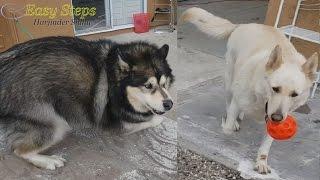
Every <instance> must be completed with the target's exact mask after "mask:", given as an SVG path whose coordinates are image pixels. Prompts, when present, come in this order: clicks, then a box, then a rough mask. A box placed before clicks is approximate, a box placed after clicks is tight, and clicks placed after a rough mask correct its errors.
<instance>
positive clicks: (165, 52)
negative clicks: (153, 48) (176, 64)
mask: <svg viewBox="0 0 320 180" xmlns="http://www.w3.org/2000/svg"><path fill="white" fill-rule="evenodd" d="M159 52H160V54H161V56H162V57H163V58H164V59H166V58H167V56H168V52H169V45H168V44H165V45H163V46H162V47H161V48H160V49H159Z"/></svg>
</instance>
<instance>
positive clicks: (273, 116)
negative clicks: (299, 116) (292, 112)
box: [271, 113, 283, 121]
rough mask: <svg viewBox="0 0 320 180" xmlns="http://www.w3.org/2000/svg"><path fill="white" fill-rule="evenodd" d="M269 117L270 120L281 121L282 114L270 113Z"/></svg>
mask: <svg viewBox="0 0 320 180" xmlns="http://www.w3.org/2000/svg"><path fill="white" fill-rule="evenodd" d="M271 119H272V121H282V119H283V116H282V114H276V113H275V114H272V115H271Z"/></svg>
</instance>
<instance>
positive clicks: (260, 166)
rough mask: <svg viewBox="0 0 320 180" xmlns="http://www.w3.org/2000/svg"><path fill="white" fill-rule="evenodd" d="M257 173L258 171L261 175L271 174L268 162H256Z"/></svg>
mask: <svg viewBox="0 0 320 180" xmlns="http://www.w3.org/2000/svg"><path fill="white" fill-rule="evenodd" d="M254 170H255V171H258V173H260V174H268V173H271V169H270V167H269V166H268V164H267V161H264V160H260V161H257V162H256V166H255V167H254Z"/></svg>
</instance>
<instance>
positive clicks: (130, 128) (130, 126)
mask: <svg viewBox="0 0 320 180" xmlns="http://www.w3.org/2000/svg"><path fill="white" fill-rule="evenodd" d="M162 121H163V117H162V116H156V115H155V116H154V117H153V118H152V119H151V120H150V121H146V122H140V123H131V122H123V129H124V131H125V134H126V135H128V134H132V133H135V132H138V131H141V130H144V129H147V128H150V127H156V126H158V125H159V124H161V123H162Z"/></svg>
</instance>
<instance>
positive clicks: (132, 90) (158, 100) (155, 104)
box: [127, 76, 172, 112]
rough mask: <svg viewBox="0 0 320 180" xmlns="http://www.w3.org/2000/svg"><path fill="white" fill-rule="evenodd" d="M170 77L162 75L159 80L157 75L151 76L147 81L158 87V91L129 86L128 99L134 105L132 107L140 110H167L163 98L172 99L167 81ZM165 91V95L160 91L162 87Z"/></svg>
mask: <svg viewBox="0 0 320 180" xmlns="http://www.w3.org/2000/svg"><path fill="white" fill-rule="evenodd" d="M168 81H169V78H166V77H165V76H161V77H160V80H159V82H157V79H156V78H155V77H150V78H149V79H148V81H147V82H146V83H151V84H152V85H153V87H154V88H156V92H154V93H151V92H150V91H149V90H142V89H141V87H131V86H128V87H127V95H128V97H127V98H128V101H129V102H130V104H131V105H132V107H133V108H134V109H135V110H136V111H138V112H147V111H149V110H151V109H154V110H157V111H160V112H165V109H164V107H163V100H165V99H172V98H171V96H170V94H169V92H168V90H167V89H166V88H168V85H167V82H168ZM160 88H161V90H162V91H163V92H164V93H165V96H166V97H164V96H163V95H162V94H161V93H160V90H159V89H160Z"/></svg>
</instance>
